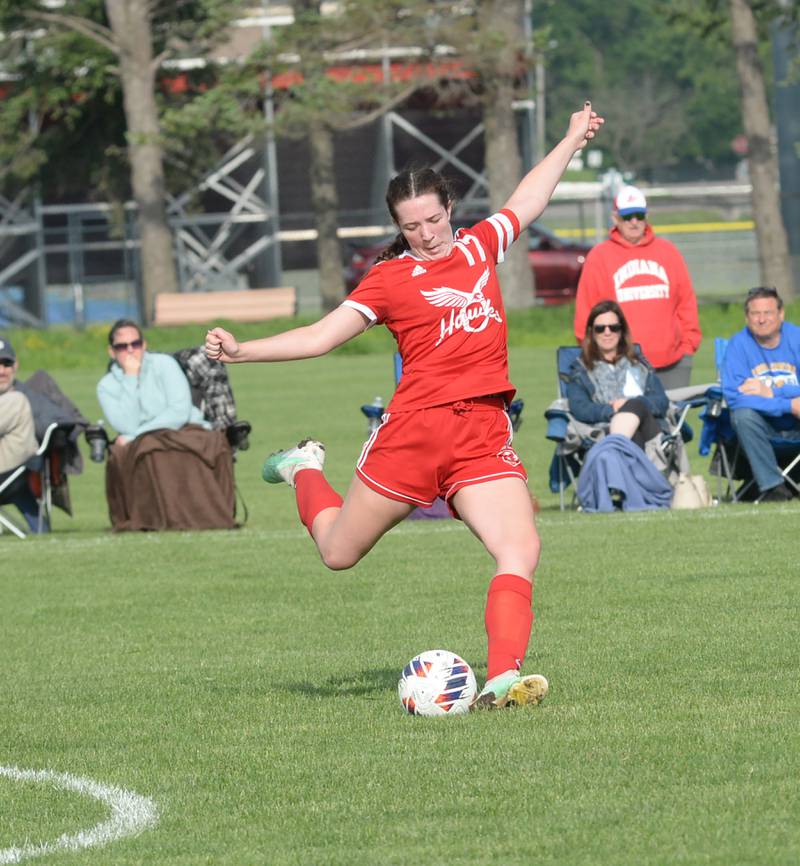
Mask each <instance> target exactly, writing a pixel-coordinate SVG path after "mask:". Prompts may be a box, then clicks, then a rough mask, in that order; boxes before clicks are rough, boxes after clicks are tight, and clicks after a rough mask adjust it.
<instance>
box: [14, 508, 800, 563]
mask: <svg viewBox="0 0 800 866" xmlns="http://www.w3.org/2000/svg"><path fill="white" fill-rule="evenodd" d="M790 513H792V514H798V513H800V510H798V508H797V505H796V504H795V503H787V504H786V505H783V504H780V505H778V504H770V505H767V506H765V507H761V506H758V505H736V506H728V505H723V506H719V507H712V508H698V509H696V510H694V511H677V512H675V511H670V510H669V509H664V510H658V511H637V512H625V513H620V514H615V515H613V516H611V519H613V520H614V521H615V522H616V521H622V522H625V523H628V522H633V523H651V522H657V521H662V520H685V519H692V520H740V519H742V518H745V519H747V520H751V519H752V518H753V517H754V516H755V515H758V514H768V515H775V514H790ZM603 516H604V515H594V514H584V513H582V512H579V511H564V512H558V511H557V512H548V513H545V514H539V515H538V517H537V519H536V522H537V525H538V526H539V527H540V528H549V527H551V526H554V527H559V526H576V525H578V524H581V523H582V522H583V521H586V520H592V519H594V518H595V517H603ZM606 516H607V517H608V516H609V515H606ZM467 531H468V530H467V528H466V527H465V526H464V524H463V523H461V521H460V520H431V519H422V520H406V521H405V522H403V523H401V524H399V525H398V526H396V527H395V528H394V529H392V530H391V533H390V534H391V535H397V534H404V535H427V534H433V533H439V532H467ZM211 537H212V535H210V534H209V533H207V532H197V531H187V532H163V533H158V532H147V533H137V532H131V533H121V534H115V533H111V532H107V533H103V534H102V535H95V536H88V537H79V538H69V537H66V536H63V535H62V536H59V535H58V534H57V533H56V534H55V535H53V536H50V537H48V538H39V539H37V540H36V546H37V548H39V547H41V546H42V545H45V546H46V545H57V546H58V547H59V549H61V550H63V549H65V548H69V549H71V550H81V549H84V550H86V549H89V548H93V547H104V546H106V545H109V544H111V545H114V546H119V545H124V544H137V545H138V544H142V543H144V544H150V545H159V544H162V543H169V544H170V545H172V544H175V543H177V544H188V545H191V546H195V545H196V544H197V540H198V538H211ZM243 537H248V538H257V539H258V538H263V539H265V540H280V539H295V538H308V532H307V531H306V530H305V528H304V527H302V526H297V527H286V528H285V529H250V528H248V527H244V528H243V529H237V530H231V531H230V532H224V531H215V532H214V533H213V538H214V540H215V541H218V543H219V544H227V543H231V544H238V543H239V541H240V540H241V539H242V538H243ZM13 550H14V548H11V547H10V548H9V549H8V552H9V553H13Z"/></svg>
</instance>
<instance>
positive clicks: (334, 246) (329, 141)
mask: <svg viewBox="0 0 800 866" xmlns="http://www.w3.org/2000/svg"><path fill="white" fill-rule="evenodd" d="M309 147H310V150H311V164H310V166H309V177H310V180H311V205H312V207H313V208H314V214H315V216H316V221H317V267H318V269H319V285H320V292H321V295H322V306H323V308H324V309H325V310H332V309H334V308H335V307H338V306H339V304H340V303H341V301H342V298H343V297H344V274H343V273H342V252H341V249H340V247H339V238H338V235H337V228H338V210H339V198H338V196H337V194H336V176H335V171H334V159H333V157H334V151H333V132H332V130H331V128H330V127H329V126H328V125H327V124H326V123H325V122H324V121H323V120H322V119H320V118H318V119H315V120H313V121H312V123H311V126H310V128H309Z"/></svg>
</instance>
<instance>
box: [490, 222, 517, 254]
mask: <svg viewBox="0 0 800 866" xmlns="http://www.w3.org/2000/svg"><path fill="white" fill-rule="evenodd" d="M494 218H495V219H496V220H499V221H500V225H502V226H503V228H504V229H505V230H506V237H507V238H508V240H507V242H506V250H507V249H508V248H509V247H510V246H511V244H513V243H514V224H513V223H512V222H511V220H510V219H509V218H508V217H507V216H506V215H505V214H504V213H496V214H495V215H494Z"/></svg>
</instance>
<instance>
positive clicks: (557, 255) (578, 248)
mask: <svg viewBox="0 0 800 866" xmlns="http://www.w3.org/2000/svg"><path fill="white" fill-rule="evenodd" d="M475 222H477V219H476V220H473V221H472V222H470V223H469V225H474V223H475ZM462 224H463V223H462ZM454 227H458V226H457V225H456V226H454ZM528 232H529V237H530V240H529V242H528V261H529V262H530V263H531V268H532V269H533V274H534V277H535V278H536V300H537V301H538V302H539V303H540V304H566V303H569V302H570V301H571V300H573V299H574V297H575V293H576V292H577V290H578V277H580V275H581V270H583V263H584V262H585V261H586V254H587V253H588V252H589V250H590V249H591V248H592V245H591V244H585V243H577V242H574V241H567V240H563V239H562V238H559V237H557V236H556V235H555V234H553V232H551V231H550V230H549V229H546V228H545V227H544V226H541V225H539V224H538V223H534V224H533V225H532V226H530V228H529V229H528ZM391 240H392V239H391V238H386V239H385V240H384V241H382V242H381V243H378V244H371V245H369V246H364V247H355V248H354V249H353V254H352V256H351V258H350V261H349V262H348V263H347V265H346V267H345V270H344V278H345V284H346V286H347V291H348V292H352V291H353V289H354V288H355V287H356V286H357V285H358V284H359V282H361V279H362V277H363V276H364V274H366V272H367V271H368V270H369V269H370V268H371V267H372V265H373V263H374V262H375V259H376V258H377V256H378V254H379V253H380V252H381V251H382V250H383V249H385V248H386V246H387V245H388V244H389V243H390V242H391Z"/></svg>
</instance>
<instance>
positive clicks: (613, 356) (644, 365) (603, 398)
mask: <svg viewBox="0 0 800 866" xmlns="http://www.w3.org/2000/svg"><path fill="white" fill-rule="evenodd" d="M567 400H568V403H569V410H570V413H571V414H572V416H573V418H574V419H575V420H576V421H578V422H581V423H583V424H587V425H603V426H604V427H605V428H606V429H607V432H608V434H609V435H608V437H606V438H604V439H603V440H602V441H601V442H600V444H598V445H594V446H593V447H592V448H591V449H590V451H589V454H588V456H587V458H586V461H585V463H584V466H583V469H582V470H581V474H580V478H579V480H578V498H579V499H580V501H581V505H582V506H583V508H584V509H585V510H587V511H607V510H612V509H613V508H614V507H615V503H614V498H613V497H614V495H617V496H619V497H620V499H619V507H621V508H623V509H625V510H641V509H647V508H668V507H669V503H670V500H671V496H672V488H671V486H670V484H669V482H668V481H667V480H666V479H665V478H664V477H663V476H662V475H661V473H660V471H659V470H662V469H663V470H665V471H667V470H669V469H670V468H671V463H672V462H673V457H675V456H676V455H675V448H676V447H677V445H678V444H679V443H678V440H679V439H680V437H679V436H677V435H672V436H669V437H662V436H661V434H662V433H665V432H667V430H668V429H669V425H668V424H667V423H666V421H665V418H666V415H667V412H668V411H669V408H670V404H669V399H668V398H667V395H666V393H665V392H664V388H663V386H662V384H661V382H660V380H659V378H658V376H657V375H656V373H655V371H654V370H653V368H652V367H651V366H650V364H649V363H648V362H647V360H646V359H645V358H644V357H643V356H642V355H641V354H639V353H638V352H637V351H636V347H635V346H634V344H633V341H632V338H631V333H630V328H629V326H628V322H627V321H626V319H625V315H624V313H623V312H622V309H621V308H620V306H619V304H617V303H616V301H600V303H598V304H595V306H594V307H592V309H591V310H590V312H589V316H588V319H587V322H586V331H585V333H584V335H583V340H582V342H581V354H580V356H579V357H578V358H577V359H576V360H575V361H574V362H573V364H572V367H571V369H570V377H569V382H568V384H567ZM667 442H668V443H670V446H669V448H667V447H666V445H665V443H667ZM636 446H638V448H637V447H636ZM681 451H682V449H681ZM601 453H602V457H601V456H600V455H601ZM645 454H646V456H645ZM684 456H685V455H684ZM598 461H599V462H598ZM656 463H658V468H657V467H656V465H655V464H656ZM685 469H688V462H687V465H685V466H678V467H676V472H678V473H679V472H680V471H682V470H685ZM614 479H616V480H614ZM611 482H613V485H612V486H613V487H614V490H615V491H617V492H616V493H614V492H612V490H611V489H609V487H608V484H609V483H611Z"/></svg>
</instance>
